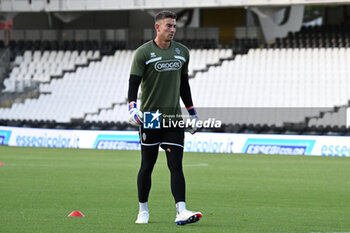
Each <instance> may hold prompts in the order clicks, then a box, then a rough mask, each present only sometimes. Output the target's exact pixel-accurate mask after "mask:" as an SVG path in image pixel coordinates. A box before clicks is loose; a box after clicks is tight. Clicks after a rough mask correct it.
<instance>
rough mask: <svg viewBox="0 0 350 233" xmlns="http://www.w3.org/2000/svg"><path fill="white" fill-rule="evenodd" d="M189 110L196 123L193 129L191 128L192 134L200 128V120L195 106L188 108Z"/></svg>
mask: <svg viewBox="0 0 350 233" xmlns="http://www.w3.org/2000/svg"><path fill="white" fill-rule="evenodd" d="M187 111H188V113H189V114H190V116H191V118H192V121H193V120H194V125H193V127H192V128H191V129H189V132H190V133H191V134H195V133H196V132H197V131H198V130H199V128H198V127H197V121H198V116H197V112H196V110H195V108H194V107H193V106H192V107H189V108H187Z"/></svg>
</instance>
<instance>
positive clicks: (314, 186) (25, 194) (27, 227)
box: [0, 146, 350, 233]
mask: <svg viewBox="0 0 350 233" xmlns="http://www.w3.org/2000/svg"><path fill="white" fill-rule="evenodd" d="M139 154H140V152H139V151H111V150H84V149H46V148H16V147H5V146H2V147H0V162H1V163H4V164H5V166H1V167H0V232H1V233H4V232H6V233H7V232H10V233H13V232H20V233H23V232H35V233H38V232H45V233H47V232H55V233H56V232H74V233H77V232H84V233H86V232H94V233H103V232H162V233H164V232H191V233H192V232H201V233H202V232H211V233H216V232H350V158H336V157H311V156H310V157H308V156H278V155H242V154H239V155H234V154H206V153H185V156H184V172H185V177H186V183H187V187H186V189H187V207H188V209H190V210H198V211H201V212H202V213H203V218H202V220H201V221H199V222H198V223H196V224H190V225H186V226H176V225H175V224H174V219H175V205H174V201H173V199H172V196H171V192H170V185H169V181H170V178H169V171H168V169H167V166H166V160H165V155H164V152H160V154H159V158H158V162H157V164H156V167H155V170H154V173H153V177H152V178H153V180H152V189H151V194H150V200H149V208H150V223H149V224H147V225H137V224H135V223H134V222H135V219H136V215H137V211H138V201H137V193H136V176H137V172H138V168H139V164H140V155H139ZM73 210H80V211H81V212H82V213H83V214H85V217H84V218H77V217H75V218H71V217H67V216H68V214H69V213H70V212H71V211H73Z"/></svg>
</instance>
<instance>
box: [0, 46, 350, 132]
mask: <svg viewBox="0 0 350 233" xmlns="http://www.w3.org/2000/svg"><path fill="white" fill-rule="evenodd" d="M231 54H232V50H230V49H193V50H191V59H190V65H189V70H190V74H191V75H193V78H191V79H190V85H191V89H192V97H193V100H194V103H195V105H196V107H197V108H216V111H218V114H219V116H222V120H223V121H224V122H225V123H245V124H254V123H264V124H276V125H277V126H281V125H283V124H284V123H286V122H302V121H303V120H305V117H311V119H310V122H309V125H310V126H313V125H314V126H317V125H320V124H322V123H323V121H327V119H328V120H329V118H330V117H333V118H332V119H338V118H339V116H337V114H335V113H324V115H323V118H313V117H316V116H318V115H319V114H320V108H333V107H334V106H343V105H345V104H347V102H348V100H349V99H350V92H348V91H347V90H349V88H350V80H349V79H348V78H347V77H349V74H350V66H349V65H348V64H347V61H348V60H349V58H350V48H309V49H305V48H302V49H250V50H249V52H248V54H245V55H236V56H235V58H234V59H233V57H232V55H231ZM132 56H133V51H131V50H117V51H116V52H115V54H114V55H113V56H103V57H102V59H101V60H96V61H91V60H92V59H96V58H98V57H99V55H98V54H93V53H92V51H88V52H84V53H81V54H78V52H77V51H71V52H69V51H66V52H63V51H58V52H55V51H51V52H44V53H42V54H41V53H40V52H33V53H31V52H25V53H24V55H23V56H20V57H16V59H15V61H14V64H15V65H16V66H15V67H14V68H13V69H12V72H11V74H10V76H9V78H8V79H7V80H5V85H6V91H18V90H19V89H20V88H19V85H18V84H19V83H20V84H21V85H22V86H21V87H22V88H23V87H25V86H26V85H29V84H28V83H30V82H32V81H33V80H35V81H38V82H42V83H41V84H40V92H41V93H42V94H41V95H40V97H39V98H38V99H27V100H26V101H25V102H24V103H16V104H14V105H13V106H12V107H11V108H9V109H5V108H2V109H0V116H1V118H5V119H19V120H21V119H22V120H26V119H29V120H30V119H32V120H34V119H36V120H55V121H56V122H70V121H71V120H72V119H83V120H84V121H106V122H117V121H120V122H123V121H127V117H128V116H127V111H126V109H127V100H126V98H127V89H128V77H129V71H130V64H131V61H132ZM59 61H62V62H59ZM77 65H86V66H85V67H78V68H77ZM64 70H71V71H72V72H66V73H64V74H63V76H62V78H59V79H51V77H52V76H56V75H58V76H59V75H60V74H61V75H62V71H64ZM17 82H18V83H17ZM14 83H15V84H16V85H14ZM219 107H220V108H219ZM229 108H230V109H236V111H233V113H232V112H231V113H230V114H229V115H227V114H226V115H225V113H226V112H227V111H228V110H227V109H229ZM257 108H260V109H263V110H264V109H265V111H264V112H263V113H262V112H260V113H259V114H254V113H252V114H248V115H247V113H244V111H245V110H247V109H257ZM296 108H300V109H302V110H300V111H296V110H295V109H296ZM242 109H245V110H242ZM269 109H270V110H269ZM271 109H275V110H276V109H277V110H276V111H272V110H271ZM344 111H346V108H344V109H342V110H341V111H340V113H339V114H341V113H342V112H344ZM248 112H249V111H248ZM225 116H226V118H225ZM337 117H338V118H337ZM334 122H339V120H335V121H334ZM334 124H335V125H337V124H338V123H334Z"/></svg>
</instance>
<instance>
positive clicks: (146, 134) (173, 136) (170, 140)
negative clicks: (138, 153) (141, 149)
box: [139, 126, 185, 149]
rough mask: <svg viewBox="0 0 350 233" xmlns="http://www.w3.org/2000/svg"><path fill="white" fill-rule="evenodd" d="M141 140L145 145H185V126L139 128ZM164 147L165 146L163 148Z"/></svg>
mask: <svg viewBox="0 0 350 233" xmlns="http://www.w3.org/2000/svg"><path fill="white" fill-rule="evenodd" d="M139 135H140V142H141V145H143V146H155V145H160V146H162V148H163V146H165V145H173V146H180V147H182V148H183V147H184V140H185V131H184V129H183V128H161V129H144V128H143V126H142V127H140V129H139ZM163 149H164V148H163Z"/></svg>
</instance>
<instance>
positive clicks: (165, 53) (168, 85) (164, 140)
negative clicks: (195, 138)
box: [128, 11, 202, 225]
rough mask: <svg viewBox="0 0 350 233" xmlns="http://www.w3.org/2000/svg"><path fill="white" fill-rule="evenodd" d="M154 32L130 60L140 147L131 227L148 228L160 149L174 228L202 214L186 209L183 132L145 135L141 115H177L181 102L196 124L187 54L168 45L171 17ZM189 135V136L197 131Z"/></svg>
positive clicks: (163, 17)
mask: <svg viewBox="0 0 350 233" xmlns="http://www.w3.org/2000/svg"><path fill="white" fill-rule="evenodd" d="M155 29H156V32H157V35H156V38H155V39H154V40H151V41H148V42H146V43H145V44H143V45H142V46H140V47H139V48H138V49H137V50H136V52H135V55H134V58H133V62H132V66H131V72H130V79H129V91H128V99H129V115H130V117H129V122H130V123H131V124H133V125H136V126H139V133H140V142H141V167H140V170H139V173H138V177H137V189H138V199H139V214H138V217H137V220H136V223H148V220H149V210H148V196H149V192H150V189H151V174H152V170H153V167H154V165H155V163H156V160H157V157H158V150H159V146H161V147H162V148H163V149H164V150H165V153H166V157H167V164H168V167H169V170H170V173H171V191H172V194H173V196H174V199H175V203H176V210H177V215H176V217H175V223H176V224H177V225H184V224H187V223H194V222H197V221H198V220H199V219H200V218H201V217H202V214H201V213H200V212H193V211H189V210H187V209H186V204H185V178H184V174H183V170H182V158H183V149H184V129H183V128H179V127H172V128H162V127H161V128H160V129H148V128H145V127H144V125H143V119H142V113H143V112H156V114H158V115H156V114H154V115H153V117H154V118H157V117H158V116H159V115H160V114H159V113H161V114H163V115H167V116H174V118H173V119H171V120H179V118H178V117H177V116H179V115H181V108H180V97H181V99H182V101H183V102H184V104H185V106H186V108H187V109H188V112H189V114H190V116H191V117H192V118H193V119H195V120H197V119H198V118H197V115H196V111H195V109H194V107H193V103H192V97H191V91H190V86H189V82H188V63H189V59H190V56H189V51H188V49H187V47H185V46H184V45H182V44H180V43H178V42H175V41H173V38H174V35H175V31H176V14H175V13H173V12H169V11H162V12H160V13H158V14H157V15H156V17H155ZM140 84H141V108H140V110H141V111H139V110H138V108H137V104H136V100H137V92H138V88H139V86H140ZM196 130H197V129H196V127H194V128H193V129H192V133H194V132H195V131H196Z"/></svg>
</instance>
